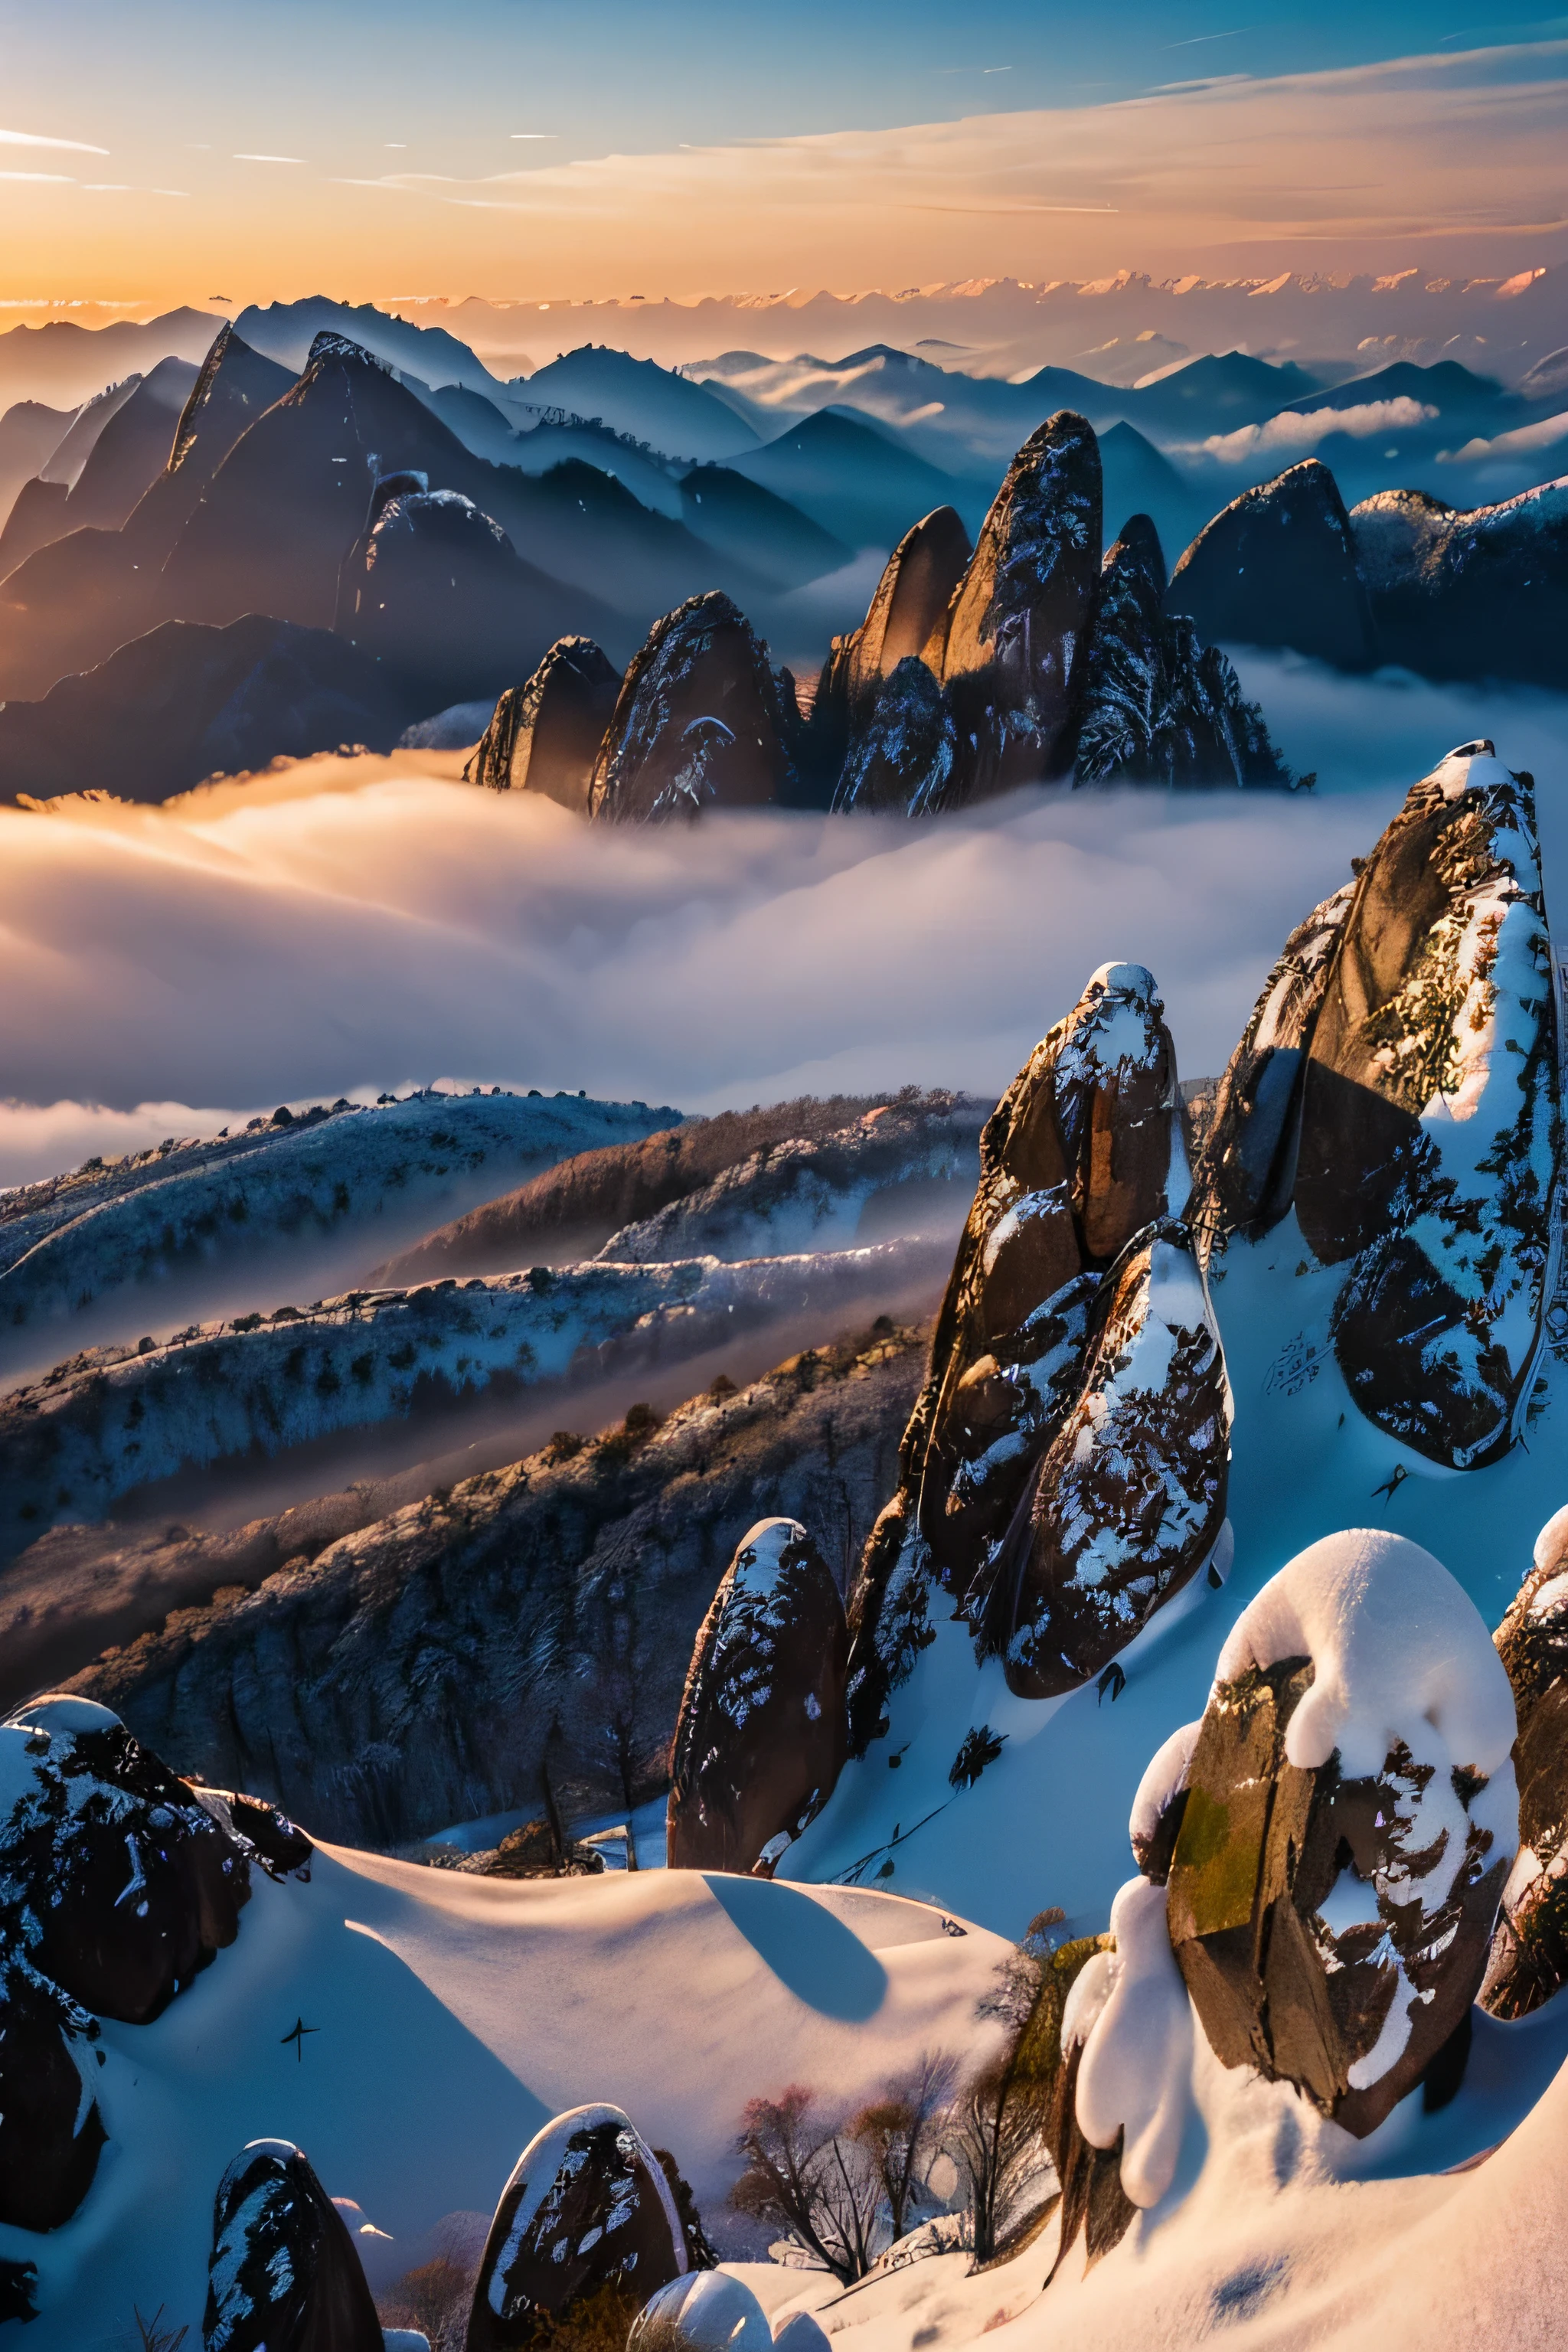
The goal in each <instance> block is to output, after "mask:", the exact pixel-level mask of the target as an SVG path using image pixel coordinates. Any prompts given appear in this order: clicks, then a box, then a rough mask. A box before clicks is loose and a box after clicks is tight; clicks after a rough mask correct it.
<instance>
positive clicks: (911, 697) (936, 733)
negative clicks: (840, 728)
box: [833, 654, 958, 816]
mask: <svg viewBox="0 0 1568 2352" xmlns="http://www.w3.org/2000/svg"><path fill="white" fill-rule="evenodd" d="M957 751H958V738H957V735H956V733H955V732H954V730H953V723H952V711H951V710H950V709H949V708H948V704H947V698H946V696H945V695H944V694H943V692H942V688H941V687H940V686H939V685H938V684H937V682H936V679H935V677H933V676H932V675H931V671H930V670H929V669H928V668H927V667H926V665H925V664H924V662H923V661H921V660H920V659H919V657H918V656H916V655H914V654H908V655H906V656H905V657H904V659H903V660H902V661H901V662H900V663H899V665H898V667H897V668H895V669H894V670H893V671H892V672H891V673H890V675H889V677H885V678H883V679H881V680H880V681H879V683H878V684H877V685H876V686H875V688H874V692H873V694H872V695H871V696H869V697H868V699H867V704H866V706H865V709H864V713H863V715H862V716H860V717H858V719H857V720H856V721H855V723H854V725H853V726H852V728H851V731H850V735H849V740H848V745H847V750H846V752H845V757H844V765H843V768H842V770H841V772H840V774H839V778H838V787H837V792H836V793H834V796H833V805H834V807H835V808H836V809H838V810H846V809H855V810H858V811H859V812H860V813H861V814H872V815H888V816H930V815H932V814H935V813H936V812H937V811H938V810H940V809H941V808H942V805H943V803H944V801H945V799H946V796H947V793H948V790H949V787H950V784H951V782H952V774H953V768H954V763H955V760H956V756H957Z"/></svg>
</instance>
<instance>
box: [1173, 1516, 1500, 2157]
mask: <svg viewBox="0 0 1568 2352" xmlns="http://www.w3.org/2000/svg"><path fill="white" fill-rule="evenodd" d="M1514 1728H1515V1726H1514V1706H1513V1696H1512V1693H1511V1691H1510V1688H1509V1681H1508V1675H1507V1674H1506V1672H1505V1671H1504V1669H1503V1665H1502V1663H1501V1661H1500V1658H1499V1656H1498V1654H1497V1652H1496V1650H1495V1649H1494V1648H1493V1646H1492V1643H1491V1641H1490V1639H1489V1637H1488V1635H1487V1632H1486V1628H1485V1626H1484V1625H1483V1624H1482V1622H1481V1621H1480V1618H1479V1615H1478V1614H1477V1612H1476V1610H1475V1608H1474V1606H1473V1604H1472V1603H1471V1602H1470V1601H1469V1600H1468V1598H1467V1596H1466V1595H1465V1593H1464V1591H1462V1589H1461V1588H1460V1587H1459V1585H1458V1583H1456V1581H1455V1580H1454V1579H1453V1578H1452V1577H1451V1576H1450V1575H1449V1574H1448V1572H1447V1570H1446V1569H1445V1568H1444V1567H1443V1566H1442V1564H1441V1563H1440V1562H1439V1561H1438V1560H1436V1559H1434V1558H1433V1557H1432V1555H1431V1554H1430V1553H1429V1552H1426V1551H1423V1550H1422V1549H1421V1548H1420V1547H1419V1546H1418V1545H1416V1544H1413V1543H1410V1542H1408V1541H1407V1540H1406V1539H1405V1538H1404V1537H1402V1536H1394V1535H1389V1534H1386V1533H1383V1532H1378V1531H1369V1530H1366V1529H1352V1530H1350V1531H1348V1532H1346V1533H1344V1534H1341V1535H1335V1536H1329V1537H1325V1538H1323V1539H1322V1540H1321V1542H1318V1543H1315V1544H1312V1545H1310V1547H1309V1548H1308V1549H1307V1550H1305V1551H1304V1552H1301V1553H1300V1554H1298V1556H1297V1557H1296V1559H1293V1560H1291V1561H1290V1562H1289V1565H1288V1566H1287V1567H1285V1568H1283V1569H1281V1570H1280V1571H1279V1574H1278V1575H1277V1576H1275V1577H1273V1578H1272V1579H1271V1580H1269V1582H1268V1584H1266V1585H1265V1586H1264V1587H1263V1589H1262V1591H1260V1592H1259V1593H1258V1596H1257V1598H1256V1599H1255V1600H1254V1601H1252V1602H1251V1603H1250V1604H1249V1606H1248V1607H1247V1609H1246V1610H1245V1611H1244V1612H1243V1614H1242V1616H1241V1617H1240V1619H1239V1620H1238V1622H1237V1625H1236V1627H1235V1628H1234V1630H1233V1632H1232V1633H1231V1634H1230V1636H1229V1638H1228V1640H1227V1641H1226V1644H1225V1647H1224V1649H1223V1650H1222V1651H1221V1653H1220V1657H1219V1663H1218V1666H1217V1668H1216V1671H1215V1684H1214V1688H1213V1690H1212V1692H1211V1693H1210V1696H1209V1702H1208V1706H1207V1707H1206V1709H1205V1714H1204V1717H1203V1721H1202V1724H1201V1726H1200V1727H1199V1729H1198V1732H1197V1737H1196V1739H1195V1742H1194V1746H1193V1750H1192V1756H1191V1761H1190V1764H1189V1765H1188V1767H1187V1770H1186V1782H1187V1787H1186V1801H1185V1805H1184V1810H1183V1812H1182V1817H1181V1822H1180V1827H1179V1830H1178V1832H1177V1835H1176V1839H1175V1847H1174V1853H1173V1858H1172V1862H1171V1865H1170V1875H1169V1882H1168V1888H1167V1889H1165V1890H1156V1889H1154V1888H1153V1887H1151V1890H1150V1892H1151V1895H1153V1894H1154V1893H1155V1892H1156V1891H1158V1892H1160V1893H1161V1896H1162V1900H1163V1899H1164V1897H1165V1895H1166V1894H1168V1901H1169V1927H1170V1941H1171V1945H1172V1947H1173V1949H1174V1952H1175V1956H1176V1959H1177V1961H1178V1962H1179V1964H1180V1967H1181V1970H1182V1974H1183V1976H1184V1978H1185V1979H1186V1983H1187V1988H1188V1990H1189V1991H1190V1992H1191V1994H1192V1998H1193V2001H1194V2005H1195V2007H1196V2009H1197V2012H1198V2015H1199V2017H1200V2019H1201V2020H1202V2022H1203V2026H1204V2030H1205V2032H1206V2034H1207V2036H1208V2039H1209V2042H1210V2043H1211V2044H1212V2046H1213V2048H1214V2050H1215V2053H1216V2054H1217V2055H1218V2057H1219V2058H1220V2060H1221V2061H1222V2062H1223V2063H1225V2064H1226V2065H1227V2066H1250V2067H1254V2068H1256V2069H1257V2070H1258V2073H1260V2074H1263V2075H1264V2076H1265V2077H1266V2078H1267V2079H1268V2080H1269V2081H1271V2082H1289V2083H1293V2084H1295V2085H1296V2087H1297V2089H1298V2090H1299V2091H1300V2092H1301V2094H1302V2095H1304V2096H1305V2097H1307V2098H1309V2099H1310V2100H1311V2101H1312V2103H1313V2104H1314V2105H1316V2106H1317V2107H1318V2108H1319V2109H1320V2110H1321V2113H1322V2114H1324V2115H1325V2116H1331V2117H1332V2118H1333V2120H1334V2121H1335V2122H1336V2123H1338V2124H1340V2125H1342V2126H1343V2127H1344V2129H1345V2130H1347V2131H1349V2132H1352V2133H1353V2134H1354V2135H1355V2136H1356V2137H1358V2138H1360V2137H1365V2135H1366V2134H1367V2133H1368V2132H1371V2131H1373V2130H1375V2128H1376V2127H1377V2126H1378V2125H1379V2124H1380V2123H1381V2122H1382V2121H1383V2119H1384V2116H1387V2115H1388V2114H1389V2113H1390V2111H1391V2110H1392V2109H1393V2107H1394V2105H1396V2104H1397V2103H1398V2101H1399V2100H1401V2099H1402V2098H1404V2097H1405V2095H1406V2094H1407V2093H1409V2092H1410V2091H1412V2090H1414V2089H1415V2086H1416V2085H1417V2084H1419V2083H1421V2082H1422V2081H1423V2079H1424V2078H1428V2081H1429V2088H1430V2089H1431V2090H1432V2091H1433V2092H1434V2094H1435V2095H1436V2091H1437V2086H1438V2084H1439V2081H1441V2084H1442V2088H1443V2089H1444V2090H1445V2091H1451V2089H1452V2088H1453V2087H1454V2084H1455V2082H1456V2081H1457V2074H1458V2068H1460V2067H1462V2063H1463V2053H1464V2047H1465V2040H1466V2036H1467V2035H1468V2025H1469V2011H1470V2005H1471V2002H1472V2001H1473V2000H1474V1998H1475V1995H1476V1992H1477V1990H1478V1988H1479V1985H1480V1982H1481V1978H1482V1974H1483V1971H1484V1969H1485V1968H1486V1964H1487V1953H1488V1947H1489V1941H1490V1937H1491V1933H1492V1923H1493V1920H1494V1919H1495V1917H1496V1915H1497V1907H1498V1901H1499V1897H1500V1893H1501V1889H1502V1885H1503V1881H1504V1879H1505V1877H1506V1876H1507V1874H1508V1869H1509V1864H1510V1861H1511V1859H1512V1856H1513V1853H1514V1848H1515V1844H1516V1840H1517V1822H1518V1801H1517V1796H1516V1791H1515V1786H1514V1776H1513V1767H1512V1764H1511V1762H1510V1749H1511V1748H1512V1745H1513V1739H1514ZM1434 2062H1437V2063H1436V2064H1435V2063H1434ZM1429 2070H1430V2075H1429Z"/></svg>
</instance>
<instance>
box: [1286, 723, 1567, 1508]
mask: <svg viewBox="0 0 1568 2352" xmlns="http://www.w3.org/2000/svg"><path fill="white" fill-rule="evenodd" d="M1558 1054H1559V1045H1558V1022H1557V1003H1556V993H1555V989H1554V986H1553V981H1552V961H1551V949H1550V942H1549V940H1548V937H1547V930H1546V923H1545V919H1544V912H1543V908H1542V889H1541V853H1540V848H1539V845H1538V843H1537V840H1536V833H1535V812H1534V794H1533V791H1532V788H1531V782H1530V780H1529V779H1528V778H1525V777H1520V776H1515V775H1513V774H1511V773H1510V771H1509V770H1508V769H1507V768H1505V767H1504V766H1503V765H1502V763H1501V762H1500V761H1499V760H1498V759H1497V758H1496V757H1495V756H1494V755H1493V751H1492V747H1491V745H1490V743H1487V742H1478V743H1468V744H1465V745H1463V746H1462V747H1461V748H1460V749H1459V750H1458V751H1451V752H1450V753H1449V754H1448V756H1447V759H1445V760H1443V761H1441V762H1440V763H1439V764H1438V766H1437V767H1436V769H1434V770H1433V772H1432V773H1431V774H1430V775H1429V776H1426V777H1424V778H1423V779H1422V781H1421V782H1419V783H1417V784H1415V785H1413V786H1412V787H1411V790H1410V793H1409V795H1408V797H1407V799H1406V801H1405V806H1404V808H1403V809H1402V810H1401V811H1400V813H1399V814H1398V815H1397V816H1396V817H1395V818H1394V822H1393V823H1392V824H1390V826H1389V827H1388V829H1387V831H1386V832H1385V833H1384V835H1383V838H1382V839H1381V840H1380V841H1379V843H1378V845H1377V846H1376V848H1375V849H1374V850H1373V854H1372V856H1371V857H1370V858H1369V859H1368V860H1367V862H1366V865H1365V866H1364V867H1363V871H1362V873H1361V875H1360V877H1359V879H1358V881H1357V883H1356V886H1355V891H1354V896H1353V898H1352V903H1351V907H1350V909H1349V911H1348V913H1347V914H1346V916H1345V918H1344V920H1343V923H1342V926H1341V928H1340V930H1339V936H1338V944H1337V947H1336V949H1335V950H1334V951H1333V961H1332V968H1331V971H1330V974H1329V979H1328V984H1327V986H1326V988H1325V990H1324V992H1323V997H1322V1003H1321V1010H1320V1012H1319V1013H1318V1018H1317V1022H1316V1025H1315V1027H1314V1029H1313V1032H1312V1036H1311V1042H1310V1047H1309V1049H1308V1068H1307V1073H1306V1090H1305V1098H1304V1102H1303V1108H1302V1114H1301V1136H1300V1151H1299V1156H1298V1164H1297V1171H1296V1181H1295V1189H1294V1199H1295V1206H1296V1213H1297V1216H1298V1218H1299V1220H1300V1227H1301V1232H1302V1234H1303V1235H1304V1236H1305V1238H1306V1240H1307V1242H1308V1244H1309V1245H1310V1248H1311V1249H1312V1250H1313V1251H1314V1253H1315V1254H1316V1255H1317V1256H1318V1258H1319V1259H1320V1260H1321V1262H1322V1263H1323V1264H1324V1265H1339V1264H1342V1263H1343V1262H1344V1261H1345V1260H1347V1259H1349V1260H1351V1261H1352V1265H1351V1268H1350V1273H1349V1276H1348V1279H1347V1281H1346V1282H1345V1285H1344V1287H1343V1289H1342V1291H1341V1293H1340V1297H1339V1299H1338V1302H1337V1305H1336V1307H1335V1310H1334V1318H1333V1340H1334V1349H1335V1352H1336V1354H1337V1356H1338V1359H1339V1363H1340V1368H1341V1370H1342V1372H1343V1373H1344V1376H1345V1381H1346V1383H1347V1385H1348V1386H1349V1389H1350V1392H1351V1394H1352V1396H1353V1397H1354V1399H1355V1401H1356V1402H1357V1404H1358V1405H1359V1406H1360V1407H1361V1410H1362V1411H1363V1412H1364V1413H1365V1414H1366V1415H1367V1416H1368V1418H1369V1419H1370V1420H1372V1421H1373V1422H1375V1423H1377V1425H1378V1426H1379V1427H1380V1428H1382V1429H1384V1430H1386V1431H1387V1432H1388V1433H1389V1434H1390V1435H1391V1436H1394V1437H1397V1438H1399V1439H1401V1440H1402V1441H1403V1442H1404V1443H1405V1444H1409V1445H1412V1446H1414V1447H1415V1449H1416V1450H1417V1451H1418V1452H1420V1453H1422V1454H1428V1455H1430V1456H1431V1457H1432V1458H1433V1459H1434V1460H1435V1461H1438V1462H1442V1463H1446V1464H1449V1465H1452V1466H1454V1467H1455V1468H1457V1469H1467V1468H1470V1467H1472V1466H1473V1465H1476V1464H1478V1463H1481V1462H1488V1461H1491V1460H1494V1459H1495V1458H1496V1457H1497V1456H1498V1455H1500V1454H1503V1453H1506V1452H1507V1450H1508V1448H1509V1446H1510V1444H1512V1442H1513V1438H1514V1433H1515V1431H1516V1429H1517V1426H1518V1416H1519V1414H1520V1412H1521V1409H1522V1407H1523V1405H1524V1403H1525V1402H1526V1400H1527V1397H1528V1392H1529V1389H1530V1384H1531V1381H1532V1380H1533V1378H1534V1374H1535V1368H1536V1363H1537V1360H1538V1357H1539V1353H1540V1348H1541V1339H1542V1324H1543V1318H1544V1316H1545V1313H1546V1309H1547V1307H1548V1305H1549V1304H1550V1300H1551V1294H1552V1283H1553V1279H1554V1264H1553V1241H1554V1202H1555V1197H1556V1190H1557V1185H1558V1182H1559V1168H1560V1162H1561V1158H1562V1150H1563V1133H1562V1127H1563V1111H1562V1085H1561V1076H1560V1069H1559V1059H1558Z"/></svg>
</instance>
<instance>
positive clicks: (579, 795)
mask: <svg viewBox="0 0 1568 2352" xmlns="http://www.w3.org/2000/svg"><path fill="white" fill-rule="evenodd" d="M620 686H621V679H620V672H619V671H618V670H617V669H616V667H614V665H613V664H612V663H611V662H610V660H609V659H608V657H607V656H605V653H604V652H603V651H602V650H601V648H600V647H599V646H596V645H595V643H594V640H593V638H592V637H558V638H557V639H556V641H555V643H554V644H553V645H552V646H551V648H550V650H549V652H548V653H547V654H546V655H545V656H544V659H543V660H542V662H541V663H540V665H539V667H538V668H537V669H536V670H535V671H534V673H533V676H532V677H531V678H530V679H529V681H528V683H527V685H526V686H509V687H508V688H507V689H506V692H505V693H504V694H503V695H502V696H501V698H500V701H499V702H498V703H497V704H496V707H495V714H494V716H493V717H492V719H491V720H490V723H489V726H488V727H487V728H486V730H485V732H484V735H483V737H482V739H481V740H480V742H479V749H478V750H477V751H476V752H475V753H474V756H473V758H472V759H471V760H470V761H468V766H467V767H466V768H465V769H464V770H463V774H464V777H465V779H466V780H468V781H469V782H473V783H476V784H488V785H489V786H490V788H491V789H492V790H494V791H496V792H500V793H504V792H514V793H524V792H526V793H544V795H545V797H546V798H547V799H549V800H552V801H559V802H560V803H561V805H562V807H563V808H569V809H573V810H574V811H575V812H576V814H578V815H579V816H586V814H587V813H588V786H589V782H590V781H591V779H592V777H593V773H594V762H595V760H596V759H597V757H598V754H599V746H600V744H601V743H602V742H603V741H604V740H605V728H606V727H607V726H608V725H609V723H610V719H611V718H612V716H613V715H614V712H615V708H616V695H617V694H618V693H619V692H620Z"/></svg>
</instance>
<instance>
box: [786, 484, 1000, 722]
mask: <svg viewBox="0 0 1568 2352" xmlns="http://www.w3.org/2000/svg"><path fill="white" fill-rule="evenodd" d="M970 554H971V549H970V544H969V533H968V532H967V531H966V530H965V529H964V527H963V521H962V520H961V519H960V517H959V515H958V513H957V511H956V510H955V509H953V508H952V507H937V508H936V509H933V511H932V512H931V514H928V515H927V516H925V517H924V519H923V520H921V521H920V522H917V523H916V524H915V525H914V527H913V529H912V530H908V531H906V532H905V534H904V536H903V538H902V539H901V540H900V541H899V544H898V545H897V547H895V548H894V550H893V552H892V553H891V555H890V556H889V558H888V562H887V566H886V568H885V570H884V571H883V573H882V576H881V579H880V580H879V582H878V583H877V588H876V593H875V594H874V595H873V596H872V598H871V602H870V604H869V605H868V608H867V613H866V617H865V619H864V620H863V621H862V622H861V624H860V626H859V627H858V629H856V630H855V631H854V632H853V633H852V634H851V635H849V636H847V637H835V639H834V641H833V654H832V657H831V659H830V660H829V662H828V665H827V668H826V671H825V672H824V673H823V677H822V680H821V683H820V684H819V686H818V688H817V708H818V709H823V708H824V707H825V706H826V704H827V703H830V702H832V701H834V700H835V699H837V701H838V702H840V703H841V704H842V707H843V711H844V716H845V719H847V720H848V719H853V718H856V717H858V716H859V715H860V712H861V709H862V706H863V705H864V704H865V703H866V701H867V700H868V698H874V697H875V694H876V689H877V686H878V683H879V680H880V679H882V678H884V677H888V676H889V675H890V673H891V672H892V671H893V670H895V669H896V668H897V667H898V666H899V664H900V662H901V661H903V660H905V659H906V658H907V657H908V656H910V655H911V654H923V653H924V652H925V651H926V647H927V645H928V643H929V641H930V639H931V634H932V632H933V631H936V630H939V629H941V628H942V627H943V626H944V625H945V621H946V615H947V608H948V605H949V604H950V603H951V601H952V594H953V591H954V590H955V589H956V588H957V586H958V583H959V582H960V581H961V580H962V578H963V572H964V567H965V565H966V564H967V563H968V562H969V559H970ZM937 666H938V667H939V668H940V666H941V665H940V646H939V655H938V664H937Z"/></svg>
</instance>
